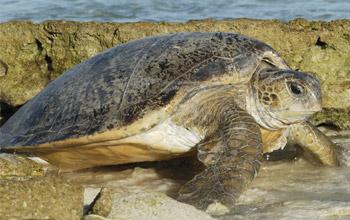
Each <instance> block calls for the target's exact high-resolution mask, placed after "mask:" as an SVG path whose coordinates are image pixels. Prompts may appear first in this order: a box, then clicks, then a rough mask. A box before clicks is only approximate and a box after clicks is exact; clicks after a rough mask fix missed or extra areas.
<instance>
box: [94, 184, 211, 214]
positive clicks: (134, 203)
mask: <svg viewBox="0 0 350 220" xmlns="http://www.w3.org/2000/svg"><path fill="white" fill-rule="evenodd" d="M94 207H97V208H94V210H93V213H94V214H97V215H100V216H105V217H107V218H109V219H120V220H124V219H125V220H139V219H148V220H160V219H169V220H177V219H183V220H197V219H198V220H214V218H213V217H211V216H209V215H208V214H206V213H205V212H202V211H199V210H197V209H196V208H194V207H193V206H191V205H187V204H184V203H180V202H178V201H176V200H174V199H172V198H170V197H168V196H167V195H165V194H164V193H159V192H139V193H130V192H127V191H124V192H123V191H115V190H109V191H106V190H105V191H104V192H102V194H101V195H100V197H99V198H98V199H97V201H96V203H95V204H94ZM108 209H109V210H108Z"/></svg>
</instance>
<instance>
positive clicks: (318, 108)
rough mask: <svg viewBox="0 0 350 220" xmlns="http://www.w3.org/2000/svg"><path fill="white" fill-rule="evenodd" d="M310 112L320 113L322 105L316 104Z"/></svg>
mask: <svg viewBox="0 0 350 220" xmlns="http://www.w3.org/2000/svg"><path fill="white" fill-rule="evenodd" d="M310 110H311V111H313V112H319V111H321V110H322V105H321V104H316V105H315V106H313V107H312V108H311V109H310Z"/></svg>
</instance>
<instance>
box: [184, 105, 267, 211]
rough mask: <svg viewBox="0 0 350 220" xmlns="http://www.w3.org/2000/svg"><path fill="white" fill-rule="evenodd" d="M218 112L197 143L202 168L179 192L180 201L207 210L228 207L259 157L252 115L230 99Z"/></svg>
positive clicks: (254, 171)
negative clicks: (206, 134)
mask: <svg viewBox="0 0 350 220" xmlns="http://www.w3.org/2000/svg"><path fill="white" fill-rule="evenodd" d="M219 115H220V116H219V118H220V119H219V120H220V122H219V126H218V128H217V130H216V131H215V132H214V134H213V135H211V136H209V137H207V138H205V139H204V140H203V141H202V142H201V143H200V144H198V151H199V153H198V159H199V160H200V161H201V162H202V163H203V164H204V165H205V166H206V169H205V170H204V171H203V172H201V173H199V174H198V175H196V176H195V177H194V178H193V179H192V180H190V181H189V182H187V183H186V184H185V185H184V186H183V187H182V188H181V189H180V192H179V200H180V201H183V202H186V203H189V204H192V205H194V206H196V207H197V208H200V209H207V211H208V212H210V209H211V206H213V205H215V204H218V205H221V206H222V205H223V206H224V207H225V208H226V210H230V209H231V208H232V207H233V205H234V203H235V200H236V199H237V198H238V196H239V195H240V194H241V192H242V191H243V190H244V189H245V188H246V187H247V185H248V184H249V183H250V182H251V181H252V180H253V179H254V177H255V176H256V174H257V172H258V170H259V167H260V162H261V159H262V144H261V143H262V142H261V134H260V130H259V127H258V125H257V124H256V122H255V121H254V119H253V118H252V116H250V115H249V114H248V113H246V112H245V111H244V110H242V109H240V108H239V107H237V105H236V104H234V103H232V104H228V103H226V104H225V105H224V106H222V108H221V109H220V110H219ZM212 214H213V213H212Z"/></svg>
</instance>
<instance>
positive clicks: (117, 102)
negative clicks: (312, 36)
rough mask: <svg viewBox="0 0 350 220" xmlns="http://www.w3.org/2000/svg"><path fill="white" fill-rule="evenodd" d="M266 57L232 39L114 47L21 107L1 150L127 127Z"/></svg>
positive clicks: (251, 43)
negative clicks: (192, 86)
mask: <svg viewBox="0 0 350 220" xmlns="http://www.w3.org/2000/svg"><path fill="white" fill-rule="evenodd" d="M264 51H274V50H273V49H272V48H271V47H269V46H268V45H266V44H264V43H262V42H259V41H257V40H254V39H250V38H248V37H245V36H242V35H239V34H235V33H177V34H171V35H166V36H159V37H149V38H145V39H141V40H136V41H132V42H129V43H127V44H123V45H120V46H117V47H115V48H112V49H110V50H108V51H106V52H104V53H101V54H99V55H97V56H95V57H93V58H91V59H89V60H87V61H85V62H83V63H81V64H78V65H77V66H75V67H74V68H73V69H71V70H69V71H67V72H66V73H64V74H63V75H62V76H60V77H59V78H58V79H56V80H55V81H53V82H52V83H50V84H49V85H48V86H47V87H46V88H45V89H44V90H43V91H42V92H41V93H39V94H38V95H37V96H36V97H34V98H33V99H32V100H31V101H29V102H28V103H27V104H26V105H24V106H23V107H22V108H21V109H20V110H19V111H18V112H17V113H16V114H15V115H14V116H13V117H12V118H10V119H9V120H8V121H7V123H5V124H4V125H3V126H2V127H1V128H0V148H1V147H7V148H10V147H11V146H29V145H36V144H41V143H46V142H51V141H57V140H63V139H66V138H74V137H80V136H85V135H89V134H93V133H96V132H103V131H105V130H109V129H113V128H120V127H122V126H127V125H128V124H130V123H132V122H133V121H135V120H137V119H138V118H140V117H142V115H143V114H145V113H146V112H149V111H152V110H154V109H158V108H159V107H161V106H164V105H166V104H167V103H169V101H171V99H172V97H174V96H175V95H176V93H177V91H178V90H179V89H180V88H181V87H182V86H183V85H184V84H186V83H200V82H201V81H203V80H206V79H208V78H210V77H212V76H213V75H216V76H220V75H224V74H227V73H228V72H232V70H231V69H228V67H229V65H228V62H236V63H235V65H234V67H235V68H238V69H236V72H239V68H240V67H242V68H243V67H244V66H246V65H252V64H254V63H255V65H257V63H258V61H259V58H261V56H262V54H263V52H264ZM231 67H232V65H231ZM241 74H243V76H241V77H246V78H247V77H250V76H249V75H247V76H244V74H247V73H244V72H243V73H241Z"/></svg>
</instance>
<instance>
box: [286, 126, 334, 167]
mask: <svg viewBox="0 0 350 220" xmlns="http://www.w3.org/2000/svg"><path fill="white" fill-rule="evenodd" d="M288 138H289V141H291V142H292V143H295V144H297V145H299V146H300V147H301V148H302V149H303V150H305V151H307V152H310V153H311V154H312V155H313V156H314V157H315V158H316V159H318V160H319V161H320V162H321V163H322V164H325V165H329V166H338V165H339V162H338V160H337V153H336V145H335V144H334V143H333V142H332V141H331V140H329V138H328V137H327V136H326V135H324V134H323V133H322V132H321V131H320V130H318V129H317V128H316V127H315V126H313V125H312V124H310V122H304V123H298V124H294V125H291V127H290V131H289V136H288Z"/></svg>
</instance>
